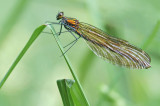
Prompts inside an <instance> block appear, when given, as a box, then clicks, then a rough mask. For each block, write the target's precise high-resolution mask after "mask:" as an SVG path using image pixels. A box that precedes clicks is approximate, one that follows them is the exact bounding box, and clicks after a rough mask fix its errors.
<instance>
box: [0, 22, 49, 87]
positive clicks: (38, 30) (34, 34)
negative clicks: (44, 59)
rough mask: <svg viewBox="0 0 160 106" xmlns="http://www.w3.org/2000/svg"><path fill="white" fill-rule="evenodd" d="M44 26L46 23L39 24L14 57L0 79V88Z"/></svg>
mask: <svg viewBox="0 0 160 106" xmlns="http://www.w3.org/2000/svg"><path fill="white" fill-rule="evenodd" d="M45 27H46V25H41V26H39V27H38V28H37V29H36V30H35V31H34V32H33V34H32V36H31V37H30V39H29V41H28V42H27V44H26V45H25V47H24V48H23V49H22V51H21V52H20V54H19V55H18V57H17V58H16V60H15V61H14V62H13V64H12V65H11V67H10V68H9V70H8V72H7V73H6V75H5V76H4V78H3V79H2V81H1V83H0V88H1V87H2V86H3V84H4V83H5V81H6V80H7V78H8V77H9V75H10V74H11V72H12V71H13V69H14V68H15V67H16V65H17V64H18V62H19V61H20V60H21V58H22V57H23V55H24V54H25V53H26V51H27V50H28V48H29V47H30V46H31V45H32V43H33V42H34V41H35V39H36V38H37V37H38V36H39V34H40V33H41V32H42V31H43V29H44V28H45Z"/></svg>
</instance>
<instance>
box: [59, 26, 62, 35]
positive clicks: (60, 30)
mask: <svg viewBox="0 0 160 106" xmlns="http://www.w3.org/2000/svg"><path fill="white" fill-rule="evenodd" d="M61 32H62V24H61V27H60V31H59V35H60V34H61Z"/></svg>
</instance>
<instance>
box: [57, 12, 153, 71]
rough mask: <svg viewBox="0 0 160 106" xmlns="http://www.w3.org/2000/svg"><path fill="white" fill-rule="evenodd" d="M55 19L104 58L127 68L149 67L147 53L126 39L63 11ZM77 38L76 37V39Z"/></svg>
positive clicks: (149, 60)
mask: <svg viewBox="0 0 160 106" xmlns="http://www.w3.org/2000/svg"><path fill="white" fill-rule="evenodd" d="M57 20H60V24H61V29H62V26H64V27H65V28H66V29H67V30H68V31H69V32H71V34H72V35H73V36H74V37H75V35H74V34H73V33H72V32H74V33H76V34H78V35H79V38H80V37H82V38H84V39H85V41H86V42H87V44H88V45H89V47H90V49H91V50H92V51H93V52H94V53H95V54H96V55H97V56H99V57H101V58H103V59H104V60H109V61H110V62H111V63H113V64H116V65H120V66H124V67H127V68H135V69H142V68H145V69H147V68H149V67H151V66H150V62H151V59H150V57H149V55H148V54H147V53H146V52H144V51H143V50H141V49H139V48H137V47H135V46H134V45H131V44H129V43H128V42H127V41H125V40H121V39H118V38H115V37H112V36H110V35H108V34H106V33H105V32H103V31H102V30H100V29H99V28H96V27H94V26H92V25H90V24H87V23H83V22H79V21H78V20H77V19H75V18H69V17H65V16H64V13H63V12H59V13H58V15H57ZM60 33H61V30H60ZM75 38H76V37H75ZM79 38H76V41H77V40H78V39H79Z"/></svg>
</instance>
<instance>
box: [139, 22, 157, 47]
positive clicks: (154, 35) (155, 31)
mask: <svg viewBox="0 0 160 106" xmlns="http://www.w3.org/2000/svg"><path fill="white" fill-rule="evenodd" d="M159 28H160V20H159V21H158V22H157V24H156V26H155V27H154V29H153V31H152V33H151V34H150V36H149V37H148V38H147V40H146V41H145V42H144V44H143V46H142V49H146V48H147V47H148V45H149V44H151V42H152V41H153V39H154V38H155V37H156V35H157V32H158V30H159Z"/></svg>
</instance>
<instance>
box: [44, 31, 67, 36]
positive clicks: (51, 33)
mask: <svg viewBox="0 0 160 106" xmlns="http://www.w3.org/2000/svg"><path fill="white" fill-rule="evenodd" d="M65 32H69V31H63V32H61V33H65ZM43 33H46V34H53V33H51V32H44V31H43ZM56 34H58V35H59V32H57V33H56Z"/></svg>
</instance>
